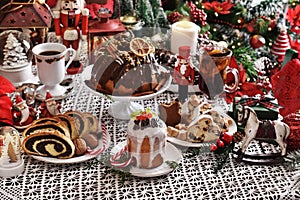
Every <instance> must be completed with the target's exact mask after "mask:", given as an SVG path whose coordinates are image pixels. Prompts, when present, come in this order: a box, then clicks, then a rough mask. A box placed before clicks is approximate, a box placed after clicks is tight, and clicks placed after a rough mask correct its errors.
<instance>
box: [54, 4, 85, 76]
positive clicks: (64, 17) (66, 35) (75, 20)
mask: <svg viewBox="0 0 300 200" xmlns="http://www.w3.org/2000/svg"><path fill="white" fill-rule="evenodd" d="M56 9H57V10H56ZM53 15H54V28H55V35H56V36H57V39H58V40H59V41H60V40H62V43H63V44H64V45H65V46H66V47H67V48H70V47H72V48H73V49H74V50H76V56H75V59H74V60H73V62H72V63H71V65H70V66H69V67H68V69H67V72H68V74H76V73H79V72H81V71H82V69H83V66H82V64H81V63H80V61H79V54H80V46H81V45H80V41H81V39H82V40H83V41H86V40H87V33H88V17H89V9H87V8H84V0H58V1H57V4H56V7H55V8H53ZM80 20H81V31H80V28H79V23H80Z"/></svg>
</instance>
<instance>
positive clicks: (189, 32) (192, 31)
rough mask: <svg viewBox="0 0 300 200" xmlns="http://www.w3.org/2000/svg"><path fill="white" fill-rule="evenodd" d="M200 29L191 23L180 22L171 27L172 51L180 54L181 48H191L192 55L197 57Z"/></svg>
mask: <svg viewBox="0 0 300 200" xmlns="http://www.w3.org/2000/svg"><path fill="white" fill-rule="evenodd" d="M199 29H200V27H199V26H198V25H197V24H195V23H193V22H190V21H179V22H176V23H174V24H172V27H171V31H172V32H171V51H172V52H173V53H176V54H178V50H179V47H180V46H190V47H191V54H192V55H195V53H196V47H197V38H198V33H199Z"/></svg>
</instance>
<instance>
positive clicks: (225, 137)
mask: <svg viewBox="0 0 300 200" xmlns="http://www.w3.org/2000/svg"><path fill="white" fill-rule="evenodd" d="M221 139H222V140H223V141H224V142H225V143H226V144H229V143H230V142H231V141H232V135H231V134H229V133H227V132H224V133H223V135H222V138H221Z"/></svg>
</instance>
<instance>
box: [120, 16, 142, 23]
mask: <svg viewBox="0 0 300 200" xmlns="http://www.w3.org/2000/svg"><path fill="white" fill-rule="evenodd" d="M120 20H121V22H122V23H123V24H125V25H134V24H136V23H138V20H137V19H136V17H135V16H129V15H128V16H123V17H120Z"/></svg>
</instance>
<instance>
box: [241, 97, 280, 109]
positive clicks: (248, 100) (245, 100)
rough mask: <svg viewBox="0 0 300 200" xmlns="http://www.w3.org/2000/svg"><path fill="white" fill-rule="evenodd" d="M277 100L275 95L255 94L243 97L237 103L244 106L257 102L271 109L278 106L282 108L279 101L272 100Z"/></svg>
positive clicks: (253, 104)
mask: <svg viewBox="0 0 300 200" xmlns="http://www.w3.org/2000/svg"><path fill="white" fill-rule="evenodd" d="M273 100H275V98H273V97H267V96H265V95H261V96H258V95H257V96H253V97H242V98H241V99H240V100H239V101H238V102H237V104H240V105H242V106H250V107H251V106H255V105H256V104H260V105H261V106H263V107H265V108H267V109H270V110H276V109H278V108H281V106H280V105H278V104H277V103H274V102H272V101H273Z"/></svg>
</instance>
